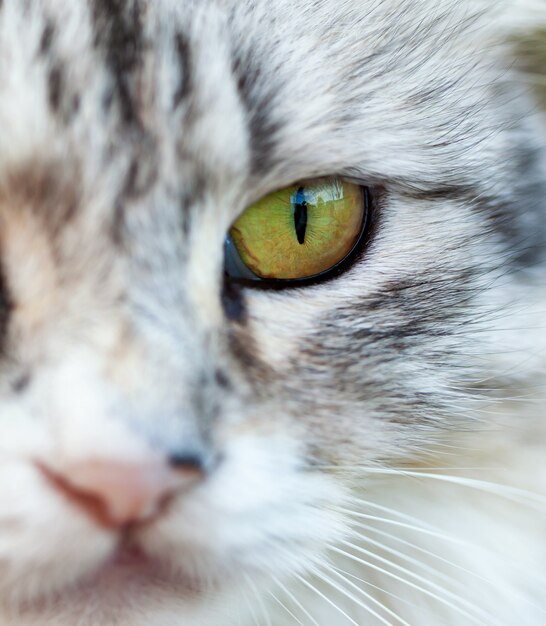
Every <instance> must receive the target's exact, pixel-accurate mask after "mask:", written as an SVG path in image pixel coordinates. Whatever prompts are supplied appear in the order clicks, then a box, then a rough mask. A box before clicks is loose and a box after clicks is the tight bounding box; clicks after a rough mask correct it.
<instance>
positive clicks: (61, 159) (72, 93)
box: [0, 0, 544, 625]
mask: <svg viewBox="0 0 546 626" xmlns="http://www.w3.org/2000/svg"><path fill="white" fill-rule="evenodd" d="M410 4H411V11H410V10H406V9H408V8H409V7H410ZM482 5H483V6H482ZM479 9H481V10H483V12H482V11H481V10H479ZM496 11H497V7H496V3H488V2H483V3H480V6H479V7H476V6H475V3H470V2H462V3H461V2H458V3H453V2H448V1H446V2H440V3H437V2H435V3H434V7H433V10H432V9H431V6H430V3H421V6H414V3H402V4H401V3H400V2H394V1H393V2H390V1H389V2H384V3H381V4H380V5H379V6H376V4H374V3H371V2H360V1H359V2H356V1H355V2H347V3H344V4H343V5H342V6H338V3H330V2H322V3H318V4H313V5H311V3H308V2H277V3H275V5H274V6H271V3H265V2H264V3H262V2H248V3H247V2H244V3H241V2H233V3H232V2H210V3H208V2H207V3H204V4H203V5H202V6H201V5H200V6H199V7H195V6H193V5H192V4H191V3H184V2H173V1H167V0H161V1H160V2H153V3H152V2H143V1H136V0H135V1H134V2H133V1H129V0H127V1H120V0H117V1H116V2H106V1H101V0H93V1H91V0H89V1H83V0H81V1H80V0H78V1H77V2H70V3H69V2H65V3H59V2H55V1H53V0H51V1H50V0H42V1H38V0H36V1H29V2H16V1H15V0H5V1H4V3H3V4H0V58H1V59H2V61H0V129H1V130H0V253H1V267H2V294H3V296H2V297H3V301H2V324H1V330H2V360H1V365H0V366H1V368H2V377H1V385H2V389H1V395H0V424H1V428H2V437H1V440H0V441H1V443H0V574H1V575H0V579H1V581H2V582H1V583H0V604H1V605H2V606H3V607H4V612H5V614H6V615H7V614H8V612H9V611H11V610H17V611H19V619H20V620H27V622H28V623H29V624H38V623H40V624H42V623H46V621H47V619H50V620H51V623H55V624H61V623H62V624H64V623H66V624H69V623H73V622H72V621H71V620H73V619H75V618H74V616H76V615H77V616H79V617H78V619H79V618H80V617H81V615H89V618H88V619H89V620H90V621H89V623H97V620H99V621H101V620H102V621H101V623H103V622H104V623H120V624H125V623H131V624H141V623H142V624H145V623H146V624H148V623H150V619H152V618H153V619H154V620H155V621H154V624H155V623H157V624H158V625H159V624H163V623H165V624H170V623H172V622H171V621H169V620H172V619H174V617H173V616H180V615H184V616H185V617H186V618H187V619H188V620H191V622H189V623H196V624H199V623H203V624H213V623H218V619H219V618H218V617H217V613H215V611H217V610H218V609H217V607H216V605H215V603H214V602H211V601H209V600H208V598H210V597H212V598H216V597H217V596H216V595H214V594H217V593H220V591H221V590H226V589H231V587H232V586H233V585H245V584H247V581H248V580H249V579H250V580H251V581H252V580H255V579H256V580H259V579H260V578H261V577H265V578H267V577H281V578H282V577H284V576H286V575H288V574H292V575H293V574H298V573H301V572H305V571H307V570H308V569H309V568H311V567H313V565H314V564H315V563H317V562H318V561H320V559H322V558H323V554H324V550H325V548H326V546H328V545H329V544H331V543H333V542H334V541H336V540H337V539H338V538H340V537H342V536H343V535H344V533H345V532H346V526H347V522H346V519H345V517H344V515H343V513H342V511H341V507H342V505H343V504H344V503H345V502H346V501H347V498H349V497H350V495H351V492H352V489H353V487H354V485H353V484H352V482H351V481H347V480H344V479H343V474H340V473H339V472H338V471H336V467H337V468H340V469H341V468H343V467H346V466H352V465H355V464H361V465H371V466H373V464H374V463H378V462H381V463H382V462H385V461H387V462H388V461H392V460H394V459H396V458H399V457H401V456H407V455H412V454H414V453H415V452H416V451H418V450H419V449H420V448H422V447H426V446H427V445H429V444H430V442H431V439H432V438H434V437H435V436H437V434H440V433H442V432H443V431H444V430H445V429H449V428H452V427H455V426H456V425H457V424H460V423H461V422H463V423H466V422H467V421H468V422H469V423H470V422H471V421H472V419H473V416H474V414H473V413H472V410H471V408H470V407H471V406H473V405H472V404H471V401H473V399H474V394H475V393H476V392H475V390H473V391H472V392H468V393H466V392H465V391H462V390H461V389H462V387H466V388H468V387H469V386H470V385H471V383H473V382H474V381H477V380H479V379H483V378H484V376H485V377H486V376H492V375H494V374H496V373H497V372H498V371H504V370H505V369H506V368H507V365H508V366H509V363H510V361H509V363H508V364H507V362H506V361H505V360H503V359H509V358H514V357H506V356H504V357H502V359H501V358H499V357H496V356H494V357H491V358H489V357H487V356H486V355H487V354H489V353H490V352H494V347H495V344H496V342H497V341H498V337H497V336H495V335H494V334H491V333H489V330H490V328H491V320H492V319H493V318H494V315H495V312H496V311H498V310H499V308H502V307H503V306H504V307H505V310H506V312H507V315H508V312H509V311H510V309H509V305H510V303H511V302H512V301H513V300H514V297H517V293H518V292H517V287H516V281H515V280H514V279H513V278H512V275H511V272H512V271H515V270H519V269H521V268H522V267H524V266H530V265H532V264H533V263H536V261H537V259H538V252H537V246H538V244H537V242H538V241H539V240H540V238H541V233H540V230H539V228H537V227H536V226H535V225H536V224H539V222H540V220H539V216H538V215H535V213H534V210H535V209H537V211H538V204H537V202H536V198H538V197H540V196H541V194H543V193H544V189H543V186H541V185H542V183H541V182H540V181H543V180H544V176H543V173H542V170H541V169H540V168H541V167H542V166H541V165H540V153H539V145H538V143H537V141H538V140H537V139H536V133H535V132H534V129H535V126H534V122H533V121H532V119H531V117H530V116H528V115H527V112H528V102H527V99H526V96H525V94H524V93H523V90H522V88H521V86H519V87H518V88H517V89H516V88H515V87H514V84H512V82H511V75H510V72H508V71H507V69H506V65H505V63H504V62H503V58H504V57H503V53H504V51H503V49H502V47H501V46H500V45H496V40H495V39H494V35H495V34H498V32H497V31H498V24H497V23H496V22H495V21H494V20H493V19H492V16H493V14H494V13H495V12H496ZM514 90H516V91H517V90H519V91H521V93H519V92H518V93H517V94H516V95H514V93H515V91H514ZM328 175H335V176H339V177H344V178H347V179H350V180H351V181H353V182H356V183H357V184H360V185H362V186H365V187H367V188H368V189H369V192H370V197H371V217H370V220H371V226H370V229H369V232H368V235H367V238H366V242H365V245H364V246H363V247H362V249H361V250H360V251H359V253H358V254H357V255H356V257H355V258H354V260H353V262H352V264H351V265H350V266H349V267H347V268H346V269H345V271H344V272H343V273H342V274H340V275H336V276H332V277H329V278H328V279H326V280H323V281H319V282H317V283H315V284H312V285H309V286H305V287H290V288H287V289H281V290H271V289H266V288H262V286H256V287H255V288H250V287H240V286H238V285H236V284H234V283H233V282H232V281H230V280H229V279H227V278H226V276H225V274H224V241H225V237H226V233H227V232H228V231H229V229H230V226H231V224H232V223H233V222H234V221H235V220H236V219H237V217H238V216H239V215H240V214H241V213H242V212H243V211H244V209H245V208H246V207H247V206H248V205H249V204H251V203H252V202H255V201H256V200H258V199H259V198H261V197H263V196H264V195H266V194H267V193H269V192H272V191H274V190H276V189H279V188H282V187H285V186H287V185H289V184H291V183H294V182H297V181H299V180H304V179H305V180H307V179H312V178H314V177H319V176H328ZM501 277H502V280H501ZM499 285H500V286H499ZM507 323H508V325H510V324H513V326H514V328H516V327H518V325H519V326H521V318H520V317H516V316H515V314H514V315H513V316H512V317H511V318H510V320H509V322H507V321H506V319H503V321H502V324H503V326H504V327H505V326H506V325H507ZM486 331H488V332H486ZM503 340H504V341H505V342H506V343H507V344H508V345H509V344H510V343H511V342H516V341H517V342H518V343H517V348H518V349H519V350H524V349H525V348H526V346H528V345H529V344H530V343H532V342H534V341H536V337H534V336H529V337H526V336H523V337H522V336H521V335H519V336H518V337H517V338H514V337H512V335H511V334H510V333H509V332H508V333H506V334H505V335H503ZM506 352H507V351H504V352H503V354H505V355H506ZM508 352H509V350H508ZM514 352H515V351H514ZM519 356H520V358H521V353H520V355H519ZM516 358H517V357H516ZM526 366H527V367H529V368H532V367H533V363H532V362H529V363H528V365H526ZM471 394H472V395H471ZM90 476H91V478H90ZM100 476H103V478H100ZM116 481H118V483H119V484H118V483H116ZM99 483H100V486H97V485H99ZM105 484H107V485H108V486H107V487H105V486H104V485H105ZM116 484H117V487H116ZM109 490H110V491H109ZM116 507H118V508H116ZM120 546H121V547H120ZM213 591H214V593H213ZM93 594H98V597H99V598H100V602H99V607H98V608H97V606H95V607H94V608H91V607H92V604H93V603H92V601H91V600H90V598H91V597H92V595H93ZM211 594H212V595H211ZM205 596H206V598H207V600H206V601H205ZM52 606H53V607H54V608H51V607H52ZM60 607H62V609H61V608H60ZM93 611H96V612H95V613H94V612H93ZM209 612H210V615H209ZM51 616H53V617H51ZM215 616H216V617H215ZM222 619H224V618H222ZM55 620H57V621H55ZM63 620H64V621H63ZM116 620H118V621H116ZM139 620H140V621H139ZM161 620H164V621H161ZM199 620H201V621H199ZM0 623H3V622H1V620H0ZM6 623H7V622H6ZM21 623H23V621H21ZM84 623H87V622H84ZM222 623H226V622H222Z"/></svg>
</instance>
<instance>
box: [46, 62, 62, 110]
mask: <svg viewBox="0 0 546 626" xmlns="http://www.w3.org/2000/svg"><path fill="white" fill-rule="evenodd" d="M63 90H64V68H63V66H62V65H61V63H55V64H54V65H53V66H52V67H51V70H50V71H49V76H48V80H47V93H48V99H49V106H50V107H51V110H52V111H53V113H59V111H60V108H61V103H62V93H63Z"/></svg>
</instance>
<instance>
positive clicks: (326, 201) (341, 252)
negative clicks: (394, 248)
mask: <svg viewBox="0 0 546 626" xmlns="http://www.w3.org/2000/svg"><path fill="white" fill-rule="evenodd" d="M366 213H367V207H366V191H365V189H364V188H363V187H361V186H360V185H357V184H354V183H350V182H347V181H344V180H342V179H339V178H321V179H317V180H313V181H311V182H305V183H301V184H296V185H292V186H291V187H287V188H285V189H282V190H280V191H276V192H274V193H272V194H270V195H268V196H266V197H265V198H263V199H262V200H260V201H259V202H257V203H256V204H254V205H252V206H251V207H249V208H248V209H247V210H246V211H245V212H244V213H243V214H242V215H241V217H240V218H239V219H238V220H237V221H236V222H235V224H233V226H232V228H231V230H230V232H229V236H228V238H227V241H226V271H227V273H228V274H229V275H230V276H232V277H239V278H250V279H253V280H260V279H262V280H269V281H290V280H301V279H306V278H313V277H316V276H318V275H320V274H324V273H325V272H328V271H329V270H331V269H333V268H334V267H336V266H337V265H338V264H339V263H341V262H342V261H343V260H344V259H345V258H346V257H347V256H348V255H349V254H350V253H351V252H352V251H353V249H354V248H355V246H356V244H357V242H358V241H359V240H360V238H361V236H362V233H363V230H364V226H365V222H366Z"/></svg>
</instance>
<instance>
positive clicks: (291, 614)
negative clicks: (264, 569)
mask: <svg viewBox="0 0 546 626" xmlns="http://www.w3.org/2000/svg"><path fill="white" fill-rule="evenodd" d="M268 593H269V595H270V596H271V597H272V598H273V600H275V602H277V604H279V605H280V606H281V607H282V608H283V609H284V610H285V611H286V612H287V613H288V615H290V617H292V619H293V620H294V621H295V622H297V623H298V624H299V625H300V626H305V624H304V623H303V622H302V621H301V620H299V619H298V618H297V617H296V616H295V615H294V613H292V611H291V610H290V609H289V608H288V607H287V606H286V605H285V604H284V603H283V602H281V600H279V598H277V596H276V595H275V594H274V593H273V592H272V591H269V592H268Z"/></svg>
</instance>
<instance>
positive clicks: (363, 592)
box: [332, 568, 411, 626]
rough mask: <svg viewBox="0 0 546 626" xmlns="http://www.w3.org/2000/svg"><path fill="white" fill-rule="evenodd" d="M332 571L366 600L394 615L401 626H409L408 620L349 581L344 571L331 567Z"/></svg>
mask: <svg viewBox="0 0 546 626" xmlns="http://www.w3.org/2000/svg"><path fill="white" fill-rule="evenodd" d="M332 573H333V574H335V575H336V576H339V577H340V578H341V579H342V580H343V581H344V582H345V583H347V584H348V585H349V586H350V587H352V588H353V589H355V590H356V591H358V593H360V594H362V595H363V596H364V597H365V598H367V599H368V600H370V602H372V603H373V604H375V605H376V606H378V607H380V608H381V609H383V611H385V613H387V615H390V616H391V617H394V619H395V620H396V621H398V622H400V623H401V624H403V626H411V624H408V622H406V620H404V619H402V618H401V617H400V616H399V615H397V614H396V613H395V612H394V611H392V610H391V609H389V608H388V607H387V606H385V605H384V604H383V603H382V602H380V601H379V600H377V599H376V598H374V597H373V596H372V595H371V594H369V593H366V592H365V591H364V590H363V589H361V588H360V587H358V586H357V585H355V584H354V583H353V582H351V581H350V580H348V579H347V578H346V577H345V576H344V575H343V574H344V573H345V572H343V570H339V569H337V568H333V569H332Z"/></svg>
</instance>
